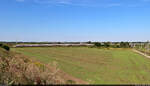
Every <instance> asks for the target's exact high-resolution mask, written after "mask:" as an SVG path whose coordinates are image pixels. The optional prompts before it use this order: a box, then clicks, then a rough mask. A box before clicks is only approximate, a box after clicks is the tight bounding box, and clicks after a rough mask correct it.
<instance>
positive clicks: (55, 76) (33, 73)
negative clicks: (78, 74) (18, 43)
mask: <svg viewBox="0 0 150 86" xmlns="http://www.w3.org/2000/svg"><path fill="white" fill-rule="evenodd" d="M64 75H65V73H63V72H62V71H61V70H59V68H58V67H57V64H56V63H55V62H53V63H48V64H46V65H45V64H42V63H40V62H38V61H34V60H31V59H29V58H27V57H25V56H23V55H21V54H18V53H15V52H12V51H7V50H5V49H4V48H0V84H4V85H12V84H13V85H18V84H21V85H33V84H42V85H47V84H72V83H76V82H75V81H73V80H71V79H69V78H66V77H65V76H64Z"/></svg>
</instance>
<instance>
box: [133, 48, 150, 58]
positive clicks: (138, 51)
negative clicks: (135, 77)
mask: <svg viewBox="0 0 150 86" xmlns="http://www.w3.org/2000/svg"><path fill="white" fill-rule="evenodd" d="M133 51H134V52H136V53H138V54H140V55H143V56H145V57H146V58H150V56H148V55H146V54H145V53H142V52H140V51H138V50H135V49H133Z"/></svg>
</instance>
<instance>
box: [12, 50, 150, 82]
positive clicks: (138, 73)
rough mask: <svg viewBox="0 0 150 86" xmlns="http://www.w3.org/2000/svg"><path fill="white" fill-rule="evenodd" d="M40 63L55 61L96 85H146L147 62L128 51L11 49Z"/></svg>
mask: <svg viewBox="0 0 150 86" xmlns="http://www.w3.org/2000/svg"><path fill="white" fill-rule="evenodd" d="M13 50H15V51H18V52H21V53H23V54H25V55H27V56H30V57H32V58H34V59H37V60H40V61H41V62H44V63H49V62H51V61H57V62H58V64H59V66H60V68H61V69H63V70H64V71H65V72H67V73H69V74H71V75H73V76H75V77H77V78H80V79H83V80H85V81H88V82H90V83H96V84H97V83H98V84H129V83H132V84H134V83H137V84H138V83H149V84H150V77H149V75H150V68H149V67H150V59H147V58H144V57H143V56H141V55H138V54H136V53H134V52H132V51H131V50H129V49H110V50H107V49H96V48H85V47H76V48H72V47H69V48H68V47H57V48H56V47H51V48H14V49H13Z"/></svg>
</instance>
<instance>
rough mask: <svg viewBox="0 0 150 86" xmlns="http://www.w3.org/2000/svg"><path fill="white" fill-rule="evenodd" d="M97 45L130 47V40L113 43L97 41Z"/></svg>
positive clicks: (95, 44)
mask: <svg viewBox="0 0 150 86" xmlns="http://www.w3.org/2000/svg"><path fill="white" fill-rule="evenodd" d="M94 46H95V47H103V48H130V47H131V46H130V44H129V42H117V43H111V42H103V43H100V42H95V43H94Z"/></svg>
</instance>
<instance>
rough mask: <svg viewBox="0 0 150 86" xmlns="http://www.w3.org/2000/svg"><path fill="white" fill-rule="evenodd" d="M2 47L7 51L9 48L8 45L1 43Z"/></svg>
mask: <svg viewBox="0 0 150 86" xmlns="http://www.w3.org/2000/svg"><path fill="white" fill-rule="evenodd" d="M2 48H4V49H5V50H7V51H9V50H10V47H9V46H7V45H3V46H2Z"/></svg>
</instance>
